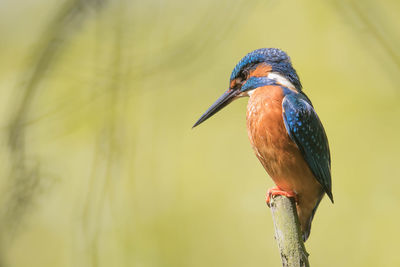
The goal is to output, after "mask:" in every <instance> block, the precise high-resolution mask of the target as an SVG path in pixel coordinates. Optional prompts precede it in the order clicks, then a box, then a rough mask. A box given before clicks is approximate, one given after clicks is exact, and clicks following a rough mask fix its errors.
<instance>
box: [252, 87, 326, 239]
mask: <svg viewBox="0 0 400 267" xmlns="http://www.w3.org/2000/svg"><path fill="white" fill-rule="evenodd" d="M283 97H284V94H283V91H282V88H281V87H280V86H265V87H259V88H257V89H256V90H255V91H254V92H253V94H252V95H251V96H250V99H249V103H248V106H247V131H248V135H249V139H250V143H251V145H252V147H253V149H254V151H255V153H256V156H257V157H258V159H259V160H260V162H261V164H262V165H263V166H264V168H265V170H266V171H267V172H268V174H269V176H271V178H272V180H273V181H274V183H275V184H276V185H277V186H278V187H280V188H281V189H283V190H285V191H293V192H295V193H296V195H297V198H298V203H297V211H298V215H299V219H300V223H301V225H302V229H303V231H304V230H305V229H306V228H307V227H308V224H309V223H311V219H312V218H311V216H312V211H313V209H314V208H315V207H316V205H317V204H318V203H319V201H320V199H321V198H322V196H323V189H322V187H321V185H320V184H319V183H318V181H317V180H316V178H315V177H314V175H313V174H312V172H311V170H310V168H309V167H308V165H307V163H306V161H305V160H304V158H303V156H302V155H301V152H300V150H299V149H298V147H297V145H296V144H295V143H294V142H293V141H292V140H291V139H290V137H289V135H288V133H287V130H286V128H285V125H284V122H283V116H282V100H283Z"/></svg>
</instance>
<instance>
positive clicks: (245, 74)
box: [240, 70, 249, 81]
mask: <svg viewBox="0 0 400 267" xmlns="http://www.w3.org/2000/svg"><path fill="white" fill-rule="evenodd" d="M248 75H249V71H248V70H243V71H242V72H241V73H240V79H241V80H242V81H244V80H246V79H247V76H248Z"/></svg>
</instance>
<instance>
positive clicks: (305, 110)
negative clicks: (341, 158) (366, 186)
mask: <svg viewBox="0 0 400 267" xmlns="http://www.w3.org/2000/svg"><path fill="white" fill-rule="evenodd" d="M282 108H283V120H284V122H285V127H286V130H287V132H288V134H289V136H290V138H291V139H292V140H293V141H294V142H295V143H296V145H297V146H298V148H299V149H300V151H301V153H302V155H303V157H304V159H305V160H306V162H307V164H308V166H309V167H310V169H311V171H312V173H313V174H314V176H315V177H316V178H317V180H318V182H319V183H320V184H321V185H322V187H323V188H324V190H325V192H326V194H327V195H328V196H329V198H330V199H331V201H332V202H333V196H332V182H331V156H330V151H329V144H328V138H327V137H326V133H325V130H324V127H323V126H322V123H321V121H320V120H319V118H318V115H317V113H316V112H315V110H314V108H313V106H312V104H311V101H310V100H309V99H308V97H307V96H306V95H305V94H303V93H302V92H301V93H298V94H294V93H291V94H287V95H286V96H285V98H284V99H283V101H282Z"/></svg>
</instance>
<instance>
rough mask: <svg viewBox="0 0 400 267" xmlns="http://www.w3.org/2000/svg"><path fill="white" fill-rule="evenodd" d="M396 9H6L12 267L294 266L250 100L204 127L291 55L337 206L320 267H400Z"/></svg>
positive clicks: (322, 230) (304, 5) (0, 198)
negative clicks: (248, 58)
mask: <svg viewBox="0 0 400 267" xmlns="http://www.w3.org/2000/svg"><path fill="white" fill-rule="evenodd" d="M399 12H400V2H399V1H397V0H386V1H378V0H358V1H355V0H354V1H344V0H343V1H340V0H337V1H334V0H331V1H311V0H305V1H294V0H288V1H278V0H256V1H245V0H221V1H212V0H204V1H183V0H169V1H168V0H147V1H130V0H109V1H106V0H103V1H99V0H73V1H51V0H40V1H39V0H26V1H23V2H21V1H12V0H2V1H0V36H1V38H0V40H1V41H0V59H1V60H0V101H1V105H0V111H1V113H0V114H1V115H0V123H1V124H0V127H1V131H0V158H1V160H0V177H1V178H0V190H1V191H0V266H41V267H45V266H139V267H141V266H144V267H147V266H280V258H279V254H278V250H277V247H276V244H275V242H274V239H273V225H272V219H271V215H270V211H269V210H268V208H267V207H266V205H265V200H264V196H265V193H266V190H267V188H268V187H271V186H272V185H273V184H272V181H271V180H270V178H269V177H268V176H267V174H266V173H265V171H264V170H263V168H262V166H261V164H259V162H258V160H257V159H256V157H255V156H254V155H253V152H252V150H251V148H250V145H249V142H248V140H247V132H246V127H245V109H246V99H240V100H238V101H237V102H235V103H233V104H232V105H230V106H229V107H227V108H226V109H224V110H223V111H222V112H220V113H219V114H217V115H216V116H215V117H213V118H212V119H210V120H209V121H207V123H205V124H204V125H201V126H200V127H198V128H196V129H194V130H192V129H191V126H192V125H193V123H194V122H195V121H196V120H197V119H198V117H199V116H200V115H201V114H202V113H203V112H204V111H205V110H206V108H208V106H209V105H210V104H211V103H212V102H213V101H214V100H215V99H216V98H217V97H218V96H219V95H220V94H221V93H222V92H223V91H224V90H225V89H226V88H227V86H228V82H229V81H228V79H229V76H230V73H231V71H232V69H233V67H234V66H235V64H236V63H237V62H238V61H239V60H240V58H241V57H242V56H244V55H245V54H246V53H247V52H250V51H252V50H254V49H257V48H261V47H279V48H281V49H283V50H285V51H286V52H288V54H289V55H290V56H291V58H292V61H293V64H294V67H295V68H296V69H297V71H298V73H299V75H300V78H301V80H302V82H303V86H304V89H305V92H306V93H307V94H308V95H309V97H310V98H311V99H312V100H313V103H314V106H315V108H316V110H317V112H318V114H319V115H320V117H321V119H322V121H323V123H324V125H325V129H326V131H327V134H328V137H329V141H330V146H331V152H332V175H333V178H332V179H333V193H334V196H335V201H336V202H335V204H334V205H332V204H331V203H330V202H329V201H328V200H327V199H324V200H323V202H322V204H321V205H320V208H319V210H318V212H317V215H316V217H315V219H314V223H313V229H312V233H311V237H310V239H309V241H307V243H306V246H307V249H308V251H309V252H310V254H311V256H310V263H311V265H312V266H400V255H399V253H398V250H399V239H400V230H399V227H398V225H399V220H400V214H399V206H400V196H399V187H400V164H399V159H400V156H399V154H398V151H399V149H400V141H399V131H400V126H399V115H400V105H399V100H400V88H399V86H398V84H399V82H400V75H399V70H400V52H399V50H398V47H399V46H400V35H399V33H400V21H399V18H398V16H399V15H398V14H399Z"/></svg>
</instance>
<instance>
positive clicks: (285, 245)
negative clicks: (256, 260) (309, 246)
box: [270, 196, 310, 267]
mask: <svg viewBox="0 0 400 267" xmlns="http://www.w3.org/2000/svg"><path fill="white" fill-rule="evenodd" d="M270 207H271V212H272V218H273V220H274V227H275V240H276V242H277V243H278V248H279V252H280V254H281V259H282V266H283V267H306V266H310V265H309V263H308V253H307V251H306V248H305V246H304V243H303V239H302V236H301V230H300V223H299V218H298V216H297V211H296V204H295V202H294V199H293V198H287V197H285V196H274V197H273V198H272V199H271V203H270Z"/></svg>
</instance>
